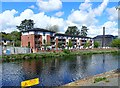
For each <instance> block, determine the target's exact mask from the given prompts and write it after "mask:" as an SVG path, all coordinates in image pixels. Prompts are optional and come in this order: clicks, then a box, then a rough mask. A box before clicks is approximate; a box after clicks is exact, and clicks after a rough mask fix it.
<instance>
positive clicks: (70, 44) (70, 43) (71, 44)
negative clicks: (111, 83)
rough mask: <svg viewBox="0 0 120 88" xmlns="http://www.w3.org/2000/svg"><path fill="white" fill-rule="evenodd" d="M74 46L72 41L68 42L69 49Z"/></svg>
mask: <svg viewBox="0 0 120 88" xmlns="http://www.w3.org/2000/svg"><path fill="white" fill-rule="evenodd" d="M72 46H73V43H72V41H71V40H69V42H68V47H70V48H71V47H72Z"/></svg>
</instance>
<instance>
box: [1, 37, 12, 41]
mask: <svg viewBox="0 0 120 88" xmlns="http://www.w3.org/2000/svg"><path fill="white" fill-rule="evenodd" d="M0 41H12V40H9V39H5V38H2V37H0Z"/></svg>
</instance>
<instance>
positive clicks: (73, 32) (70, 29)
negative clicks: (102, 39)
mask: <svg viewBox="0 0 120 88" xmlns="http://www.w3.org/2000/svg"><path fill="white" fill-rule="evenodd" d="M65 34H69V35H79V34H80V32H79V30H78V28H77V27H76V26H69V27H68V28H67V30H66V32H65Z"/></svg>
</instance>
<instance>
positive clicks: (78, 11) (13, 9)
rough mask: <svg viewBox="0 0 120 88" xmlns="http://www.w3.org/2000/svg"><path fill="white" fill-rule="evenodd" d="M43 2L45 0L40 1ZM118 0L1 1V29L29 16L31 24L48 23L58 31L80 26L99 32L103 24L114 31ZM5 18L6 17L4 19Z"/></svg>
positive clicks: (11, 28) (11, 27)
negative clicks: (32, 21)
mask: <svg viewBox="0 0 120 88" xmlns="http://www.w3.org/2000/svg"><path fill="white" fill-rule="evenodd" d="M44 2H45V3H44ZM117 5H118V2H109V0H103V2H89V1H88V0H85V2H62V1H60V0H51V1H48V0H47V1H42V0H41V1H40V2H39V1H38V0H37V1H36V2H2V12H1V13H0V16H1V17H0V20H1V22H0V24H1V25H2V31H5V32H11V31H14V30H17V29H16V25H19V24H20V22H21V21H22V20H24V19H33V20H34V22H35V27H40V28H46V26H48V25H58V26H59V30H60V32H61V33H64V32H65V31H66V29H67V27H68V26H73V25H75V26H77V27H78V29H80V28H81V26H82V25H85V26H87V27H88V28H89V31H88V32H89V33H88V36H91V37H93V36H96V35H97V34H98V33H99V34H102V27H103V26H106V34H113V35H117V34H118V24H117V21H118V19H117V18H118V11H117V10H116V9H115V7H116V6H117ZM6 16H7V17H8V19H7V18H6Z"/></svg>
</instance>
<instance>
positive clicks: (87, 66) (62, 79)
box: [0, 54, 120, 86]
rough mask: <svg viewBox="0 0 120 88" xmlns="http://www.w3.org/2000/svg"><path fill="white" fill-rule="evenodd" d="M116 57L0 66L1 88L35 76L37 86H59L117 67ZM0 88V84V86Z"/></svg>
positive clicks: (35, 61)
mask: <svg viewBox="0 0 120 88" xmlns="http://www.w3.org/2000/svg"><path fill="white" fill-rule="evenodd" d="M119 59H120V55H111V54H96V55H83V56H72V57H64V58H47V59H43V60H41V59H38V60H26V61H21V62H10V63H2V64H0V67H2V80H1V81H2V86H20V83H21V81H24V80H27V79H32V78H36V77H39V79H40V84H39V85H37V86H59V85H64V84H66V83H69V82H72V81H75V80H79V79H82V78H85V77H88V76H92V75H95V74H99V73H103V72H106V71H110V70H113V69H117V68H120V66H118V62H119V61H118V60H119ZM0 86H1V84H0Z"/></svg>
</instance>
